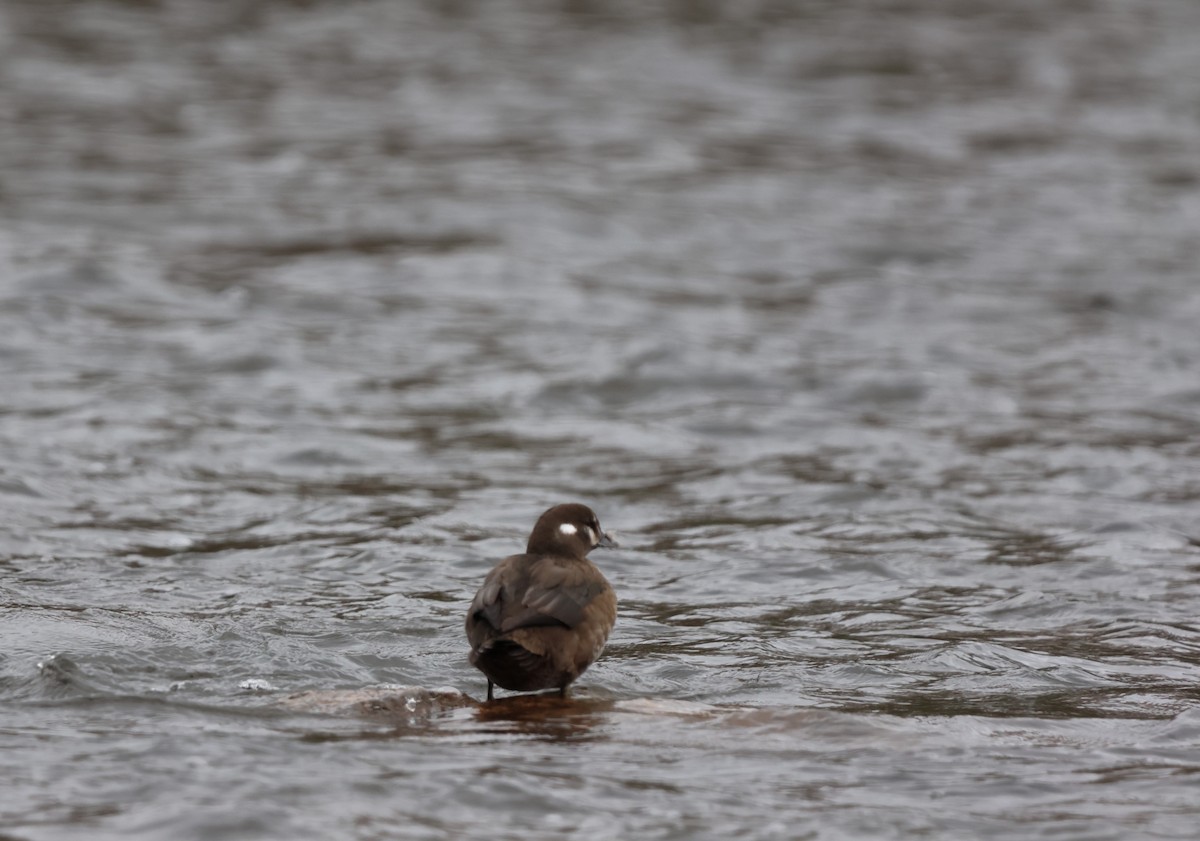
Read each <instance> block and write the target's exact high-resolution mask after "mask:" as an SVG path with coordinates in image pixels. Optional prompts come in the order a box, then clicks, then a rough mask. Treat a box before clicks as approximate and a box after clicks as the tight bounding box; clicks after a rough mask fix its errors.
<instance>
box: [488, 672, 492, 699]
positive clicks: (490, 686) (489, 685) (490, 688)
mask: <svg viewBox="0 0 1200 841" xmlns="http://www.w3.org/2000/svg"><path fill="white" fill-rule="evenodd" d="M488 700H489V701H490V700H492V679H491V678H488Z"/></svg>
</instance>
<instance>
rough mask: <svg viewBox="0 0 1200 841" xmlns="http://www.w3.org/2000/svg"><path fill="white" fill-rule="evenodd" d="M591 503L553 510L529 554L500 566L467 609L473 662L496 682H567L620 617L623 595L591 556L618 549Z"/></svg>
mask: <svg viewBox="0 0 1200 841" xmlns="http://www.w3.org/2000/svg"><path fill="white" fill-rule="evenodd" d="M617 545H618V544H617V541H616V540H615V539H614V538H613V537H612V535H610V534H609V533H608V532H606V531H604V529H603V528H601V526H600V520H599V519H598V518H597V517H596V514H595V512H594V511H592V509H591V508H589V507H587V506H586V505H583V504H582V503H578V502H571V503H565V504H562V505H555V506H553V507H551V508H549V509H547V510H546V511H545V512H544V513H543V514H542V515H541V516H540V517H538V519H537V522H536V523H535V524H534V526H533V531H532V532H530V534H529V541H528V544H527V545H526V547H525V552H524V553H523V554H520V555H510V556H509V557H507V558H505V559H504V560H502V561H500V562H499V563H497V564H496V566H495V567H494V568H493V569H492V571H491V572H489V573H488V574H487V577H486V578H484V580H483V586H481V587H480V588H479V591H478V592H477V593H476V594H475V598H474V599H473V600H472V601H471V606H470V607H469V608H468V609H467V621H466V630H467V640H468V641H469V642H470V644H471V653H470V658H469V659H470V661H471V665H473V666H474V667H475V668H477V669H479V670H480V671H481V672H483V674H484V676H485V677H486V678H487V699H488V700H489V701H491V700H494V695H493V692H494V687H495V686H499V687H500V688H502V689H508V690H511V691H514V692H536V691H540V690H544V689H557V690H558V694H559V695H560V696H562V697H566V694H567V687H568V686H570V685H571V684H572V683H574V682H575V680H576V679H577V678H578V677H579V676H580V675H581V674H583V673H584V672H585V671H586V670H587V668H588V667H589V666H590V665H592V663H594V662H596V660H597V659H598V658H599V657H600V654H601V653H602V652H603V651H604V646H605V644H606V643H607V642H608V636H609V634H610V633H611V632H612V629H613V625H614V623H615V622H616V619H617V596H616V593H615V592H614V591H613V588H612V585H611V584H609V583H608V579H606V578H605V577H604V574H603V573H601V572H600V570H599V569H597V568H596V566H595V565H594V564H593V563H592V562H591V561H590V560H588V557H587V556H588V553H589V552H591V551H592V550H593V549H596V548H597V547H599V548H605V549H608V548H616V547H617Z"/></svg>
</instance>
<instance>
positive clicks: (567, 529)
mask: <svg viewBox="0 0 1200 841" xmlns="http://www.w3.org/2000/svg"><path fill="white" fill-rule="evenodd" d="M558 530H559V531H560V532H562V533H563V534H574V533H575V532H576V531H577V529H576V528H575V527H574V526H573V525H571V524H570V523H563V524H562V525H561V526H559V527H558Z"/></svg>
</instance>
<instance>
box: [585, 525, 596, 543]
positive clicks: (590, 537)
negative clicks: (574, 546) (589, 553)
mask: <svg viewBox="0 0 1200 841" xmlns="http://www.w3.org/2000/svg"><path fill="white" fill-rule="evenodd" d="M583 531H584V534H586V535H587V539H588V545H589V546H595V545H596V542H597V541H596V533H595V532H594V531H592V527H591V526H584V527H583Z"/></svg>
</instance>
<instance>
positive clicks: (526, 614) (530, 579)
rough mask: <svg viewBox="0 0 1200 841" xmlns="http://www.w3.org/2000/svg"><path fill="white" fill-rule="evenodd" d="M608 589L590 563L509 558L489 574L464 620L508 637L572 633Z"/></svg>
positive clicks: (557, 559) (538, 557)
mask: <svg viewBox="0 0 1200 841" xmlns="http://www.w3.org/2000/svg"><path fill="white" fill-rule="evenodd" d="M607 588H608V582H607V581H605V580H604V577H603V576H602V575H600V573H599V570H597V569H596V568H595V567H594V566H592V565H591V564H589V563H586V562H585V563H580V562H578V561H572V560H569V559H563V558H555V557H549V556H545V555H513V556H511V557H508V558H505V559H504V560H503V561H501V562H500V563H499V564H497V565H496V568H495V569H493V570H492V571H491V572H490V573H489V574H488V577H487V578H486V579H484V582H483V586H482V587H480V588H479V592H478V593H476V594H475V600H474V601H473V602H471V608H470V611H469V615H470V616H472V617H475V618H476V619H482V620H484V621H486V622H487V623H488V624H489V625H491V626H492V627H493V628H494V629H495V630H496V631H498V632H500V633H502V634H507V633H509V632H511V631H515V630H517V629H518V628H532V627H537V626H545V625H551V626H553V625H560V626H562V627H566V628H574V627H575V626H577V625H578V624H579V623H580V622H582V621H583V612H584V608H586V607H587V606H588V604H589V603H591V601H592V600H593V599H595V598H596V596H598V595H599V594H600V593H602V592H604V590H606V589H607Z"/></svg>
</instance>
